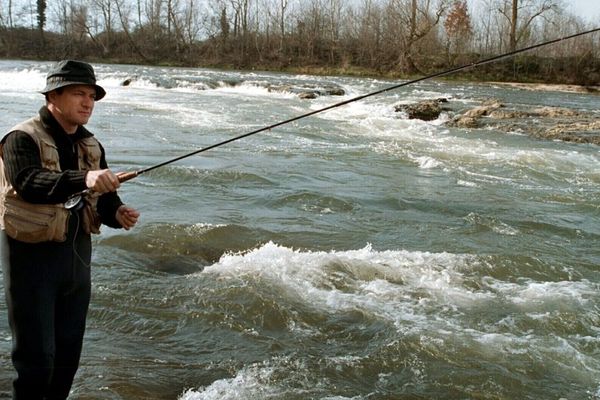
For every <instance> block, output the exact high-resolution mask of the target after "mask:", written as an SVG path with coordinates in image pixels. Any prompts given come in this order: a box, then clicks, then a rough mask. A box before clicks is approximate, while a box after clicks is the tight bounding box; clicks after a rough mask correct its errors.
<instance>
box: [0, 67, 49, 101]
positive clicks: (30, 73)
mask: <svg viewBox="0 0 600 400" xmlns="http://www.w3.org/2000/svg"><path fill="white" fill-rule="evenodd" d="M45 86H46V73H45V72H42V71H40V70H38V69H36V68H27V69H14V70H9V71H0V87H1V88H2V90H3V91H5V92H6V91H10V92H15V93H35V94H36V95H37V96H39V95H38V94H37V93H38V92H39V91H40V90H42V89H43V88H44V87H45Z"/></svg>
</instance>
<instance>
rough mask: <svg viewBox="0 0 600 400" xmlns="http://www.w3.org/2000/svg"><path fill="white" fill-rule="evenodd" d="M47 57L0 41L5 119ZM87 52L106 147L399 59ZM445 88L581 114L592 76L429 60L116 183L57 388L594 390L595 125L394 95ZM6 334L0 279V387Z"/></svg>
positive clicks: (143, 149)
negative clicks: (537, 134)
mask: <svg viewBox="0 0 600 400" xmlns="http://www.w3.org/2000/svg"><path fill="white" fill-rule="evenodd" d="M49 66H50V63H39V62H29V61H13V60H3V61H0V87H1V88H2V91H1V92H0V110H1V111H2V115H3V118H2V124H1V125H2V130H3V131H5V132H6V131H7V130H8V129H9V128H10V127H11V126H13V125H14V124H15V123H17V122H20V121H21V120H24V119H26V118H28V117H30V116H32V115H34V114H35V112H37V110H38V109H39V107H40V106H41V105H42V103H43V97H42V96H41V95H40V94H39V93H38V91H39V90H40V89H41V88H43V86H44V83H45V75H46V73H47V71H48V70H49ZM95 67H96V72H97V75H98V78H99V83H100V84H101V85H103V86H104V88H105V89H106V90H107V92H108V94H107V96H106V97H105V98H104V99H103V100H102V101H100V102H98V103H97V104H96V109H95V111H94V116H93V117H92V119H91V121H90V123H89V124H88V128H89V129H90V130H91V131H92V132H94V133H95V135H96V136H97V137H98V138H99V140H100V141H101V142H102V144H103V146H104V147H105V149H106V151H107V159H108V162H109V164H110V166H111V168H112V169H114V170H115V171H134V170H136V171H137V170H140V169H144V168H147V167H149V166H152V165H155V164H157V163H160V162H163V161H166V160H168V159H170V158H173V157H177V156H180V155H182V154H185V153H187V152H189V151H192V150H194V149H198V148H202V147H205V146H209V145H212V144H214V143H218V142H220V141H223V140H226V139H228V138H231V137H233V136H236V135H239V134H243V133H245V132H249V131H251V130H254V129H257V128H260V127H263V126H265V125H269V124H273V123H276V122H278V121H281V120H284V119H287V118H291V117H294V116H297V115H300V114H303V113H306V112H310V111H313V110H317V109H319V108H321V107H325V106H328V105H330V104H333V103H336V102H339V101H343V100H346V99H350V98H352V97H354V96H358V95H362V94H366V93H369V92H372V91H375V90H379V89H382V88H384V87H387V86H391V85H392V84H395V83H397V82H392V81H385V80H377V79H370V78H369V79H368V78H350V77H316V76H308V75H285V74H276V73H265V72H235V71H232V72H226V71H217V70H209V69H186V68H167V67H149V66H134V65H105V64H98V65H95ZM128 79H129V80H130V84H129V85H127V86H123V85H122V84H123V82H125V80H128ZM329 87H336V88H342V89H343V90H344V93H345V94H344V95H343V96H332V95H327V94H325V93H324V90H325V89H326V88H329ZM297 88H301V89H303V90H304V89H307V88H308V89H310V90H317V91H321V92H322V94H323V95H320V96H318V97H317V98H315V99H308V100H307V99H300V98H299V97H298V95H297ZM324 88H325V89H324ZM442 97H443V98H448V99H450V100H451V103H452V104H453V107H455V108H457V109H461V108H465V109H466V108H469V107H471V106H474V105H476V104H479V102H480V101H482V99H486V98H494V99H500V100H501V101H502V102H504V103H505V104H507V105H509V106H510V107H513V108H515V109H520V108H525V107H532V106H550V107H554V106H561V107H569V108H570V109H573V110H578V111H581V112H585V113H587V114H588V115H591V116H592V117H594V118H599V117H600V97H599V96H598V95H593V94H576V93H561V92H537V91H527V90H521V89H518V88H511V87H500V86H496V85H493V84H483V83H481V84H475V83H449V82H442V81H427V82H422V83H419V84H415V85H410V86H407V87H405V88H402V89H400V90H397V91H393V92H388V93H386V94H383V95H380V96H375V97H371V98H369V99H366V100H362V101H359V102H355V103H352V104H349V105H346V106H343V107H340V108H336V109H334V110H331V111H328V112H326V113H322V114H318V115H315V116H312V117H309V118H306V119H302V120H300V121H296V122H294V123H292V124H289V125H285V126H282V127H279V128H276V129H273V130H271V131H268V132H264V133H260V134H257V135H254V136H251V137H248V138H245V139H243V140H239V141H236V142H233V143H230V144H228V145H225V146H222V147H219V148H216V149H213V150H210V151H207V152H205V153H202V154H201V155H197V156H194V157H190V158H186V159H185V160H181V161H179V162H177V163H174V164H171V165H169V166H165V167H162V168H159V169H156V170H153V171H150V172H148V173H145V174H143V175H141V176H140V177H138V178H136V179H134V180H132V181H129V182H126V183H124V184H123V185H122V187H121V189H120V195H121V197H122V199H123V200H124V201H125V202H127V203H128V204H130V205H132V206H134V207H136V208H137V209H138V210H139V211H140V212H141V213H142V216H141V219H140V223H139V224H138V226H137V227H136V228H135V229H134V230H132V231H130V232H125V231H120V230H113V229H110V228H106V227H105V228H103V230H102V233H101V234H100V235H98V236H96V237H95V238H94V254H93V266H92V268H93V269H92V275H93V289H92V290H93V294H92V302H91V306H90V312H89V317H88V328H87V331H86V340H85V343H84V350H83V355H82V360H81V366H80V369H79V372H78V375H77V377H76V379H75V383H74V385H73V391H72V398H74V399H90V400H91V399H98V400H100V399H124V400H129V399H150V400H158V399H165V400H166V399H173V400H175V399H180V400H217V399H226V400H229V399H240V400H241V399H256V400H262V399H269V400H280V399H285V400H293V399H298V400H300V399H320V400H375V399H507V400H508V399H556V400H558V399H570V400H571V399H573V400H574V399H599V398H600V270H599V265H600V250H599V249H598V244H599V239H600V168H599V166H600V148H599V147H598V146H594V145H589V144H576V143H566V142H560V141H544V140H539V139H535V138H532V137H529V136H527V135H525V134H522V133H520V132H518V131H515V132H510V133H509V134H506V133H501V132H499V131H497V130H495V129H489V128H488V129H459V128H449V127H448V126H447V125H446V124H445V122H446V121H447V120H448V119H449V118H451V116H450V115H448V113H443V114H442V116H441V117H440V118H439V119H437V120H435V121H431V122H424V121H418V120H409V119H405V118H402V117H401V115H400V114H398V113H396V112H395V111H394V105H396V104H398V103H409V102H413V101H418V100H422V99H430V98H442ZM531 123H536V122H535V121H532V122H531ZM0 290H2V291H3V290H4V289H3V287H2V288H0ZM10 348H11V343H10V331H9V329H8V322H7V316H6V304H5V302H4V301H1V302H0V392H2V394H3V395H4V396H8V392H9V390H10V381H11V379H12V377H13V369H12V366H11V363H10ZM0 397H2V395H0Z"/></svg>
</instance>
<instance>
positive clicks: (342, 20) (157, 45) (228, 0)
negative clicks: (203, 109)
mask: <svg viewBox="0 0 600 400" xmlns="http://www.w3.org/2000/svg"><path fill="white" fill-rule="evenodd" d="M593 28H597V27H596V26H592V24H591V22H589V21H585V20H583V19H582V18H581V17H578V16H575V15H573V14H571V13H569V12H568V8H567V3H565V2H564V1H563V0H476V1H470V2H468V1H465V0H36V1H33V0H0V58H5V59H7V58H9V59H14V58H18V59H34V60H56V59H61V58H78V59H84V60H88V61H92V62H107V63H130V64H150V65H174V66H192V67H212V68H227V69H244V70H253V69H254V70H276V71H294V72H304V73H318V74H346V75H370V76H384V77H410V76H416V75H422V74H426V73H433V72H437V71H441V70H444V69H447V68H452V67H455V66H458V65H464V64H468V63H472V62H475V61H478V60H480V59H483V58H486V57H490V56H494V55H497V54H501V53H503V52H507V51H511V50H514V49H518V48H522V47H525V46H529V45H532V44H535V43H539V42H543V41H547V40H552V39H556V38H558V37H562V36H565V35H569V34H573V33H576V32H580V31H584V30H588V29H593ZM460 78H462V79H477V80H498V81H521V82H549V83H569V84H579V85H587V86H597V85H600V35H599V34H598V33H595V34H590V35H586V36H583V37H580V38H577V39H574V40H571V41H568V42H567V41H565V42H561V43H558V44H555V45H552V46H549V47H546V48H543V49H541V50H538V51H533V52H529V53H526V54H522V55H519V56H517V57H514V58H511V59H506V60H503V61H501V62H497V63H493V64H489V65H486V66H483V67H478V68H476V69H472V70H468V71H467V72H464V73H462V74H461V76H460Z"/></svg>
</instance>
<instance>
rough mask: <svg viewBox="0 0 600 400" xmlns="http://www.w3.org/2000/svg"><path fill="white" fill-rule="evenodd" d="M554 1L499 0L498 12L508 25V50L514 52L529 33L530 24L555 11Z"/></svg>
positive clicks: (557, 4) (556, 6) (557, 3)
mask: <svg viewBox="0 0 600 400" xmlns="http://www.w3.org/2000/svg"><path fill="white" fill-rule="evenodd" d="M558 6H559V2H558V1H556V0H501V1H500V4H498V8H497V10H498V12H499V13H500V14H501V15H502V16H503V17H504V18H506V20H507V22H508V24H509V27H510V29H509V40H508V43H509V50H510V51H514V50H516V49H517V44H519V43H520V42H521V41H522V40H523V39H524V38H525V37H526V36H528V35H529V34H530V33H531V27H532V23H533V22H534V21H535V20H536V19H537V18H538V17H541V16H543V15H544V14H545V13H547V12H548V11H551V10H554V9H557V8H558Z"/></svg>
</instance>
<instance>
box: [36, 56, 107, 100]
mask: <svg viewBox="0 0 600 400" xmlns="http://www.w3.org/2000/svg"><path fill="white" fill-rule="evenodd" d="M70 85H91V86H94V87H95V88H96V101H98V100H100V99H102V98H103V97H104V96H105V95H106V91H105V90H104V89H103V88H102V86H100V85H97V84H96V75H95V74H94V68H92V66H91V65H90V64H88V63H85V62H82V61H74V60H64V61H59V62H58V63H56V64H55V65H53V66H52V68H51V69H50V71H49V72H48V75H47V76H46V87H45V88H44V90H42V91H41V93H42V94H47V93H49V92H51V91H53V90H56V89H59V88H61V87H65V86H70Z"/></svg>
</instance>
